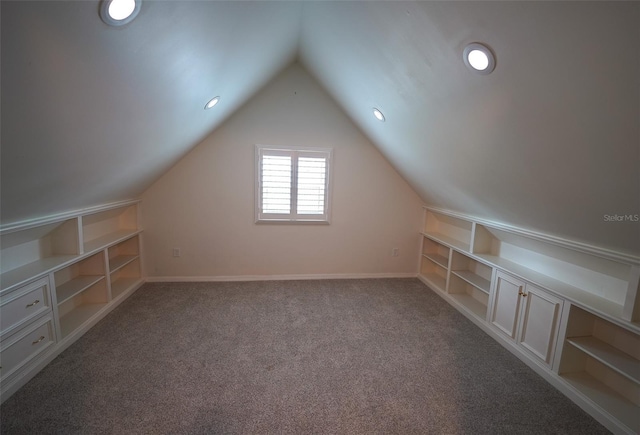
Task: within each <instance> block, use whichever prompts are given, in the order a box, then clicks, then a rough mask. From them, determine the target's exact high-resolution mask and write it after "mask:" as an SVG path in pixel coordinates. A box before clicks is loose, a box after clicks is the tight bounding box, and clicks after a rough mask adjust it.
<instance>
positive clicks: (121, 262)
mask: <svg viewBox="0 0 640 435" xmlns="http://www.w3.org/2000/svg"><path fill="white" fill-rule="evenodd" d="M108 252H109V272H115V271H116V270H118V269H120V268H121V267H123V266H126V265H127V264H128V263H130V262H132V261H134V260H135V259H136V258H138V256H139V255H140V254H139V253H140V242H139V240H138V237H137V236H134V237H131V238H129V239H127V240H124V241H122V242H120V243H118V244H117V245H114V246H112V247H110V248H109V250H108Z"/></svg>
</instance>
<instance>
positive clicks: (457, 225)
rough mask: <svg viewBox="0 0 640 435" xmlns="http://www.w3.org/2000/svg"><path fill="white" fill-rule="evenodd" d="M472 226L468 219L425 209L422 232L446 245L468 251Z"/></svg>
mask: <svg viewBox="0 0 640 435" xmlns="http://www.w3.org/2000/svg"><path fill="white" fill-rule="evenodd" d="M472 227H473V224H472V223H471V222H470V221H467V220H464V219H459V218H455V217H452V216H448V215H446V214H442V213H438V212H436V211H434V210H430V209H427V210H426V215H425V225H424V233H423V234H424V235H425V236H427V237H430V238H431V239H434V240H436V241H438V242H440V243H443V244H445V245H447V246H450V247H453V248H456V249H459V250H462V251H467V252H468V251H469V249H470V246H471V229H472Z"/></svg>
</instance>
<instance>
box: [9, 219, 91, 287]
mask: <svg viewBox="0 0 640 435" xmlns="http://www.w3.org/2000/svg"><path fill="white" fill-rule="evenodd" d="M0 246H1V247H2V250H1V254H0V258H2V262H0V267H1V269H0V288H1V289H2V290H5V291H8V290H10V289H11V288H13V287H16V286H18V285H21V284H23V283H24V282H25V281H28V280H30V279H32V278H33V277H34V276H37V275H42V274H45V273H47V272H49V271H51V270H53V269H56V268H58V267H60V266H63V265H65V264H67V263H69V262H72V261H74V260H76V259H77V258H78V256H79V254H80V246H79V234H78V219H77V218H72V219H65V220H61V221H58V222H52V223H48V224H45V225H41V226H29V227H27V228H25V229H23V230H19V229H15V230H13V231H11V230H9V231H6V232H2V233H1V235H0Z"/></svg>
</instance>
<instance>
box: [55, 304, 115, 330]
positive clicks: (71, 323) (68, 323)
mask: <svg viewBox="0 0 640 435" xmlns="http://www.w3.org/2000/svg"><path fill="white" fill-rule="evenodd" d="M106 305H107V304H106V303H95V304H85V305H81V306H79V307H76V308H75V309H74V310H73V311H70V312H68V313H67V314H65V315H64V316H62V317H61V318H60V331H61V334H62V338H64V337H67V336H68V335H69V334H71V333H72V332H74V331H75V330H77V329H78V328H80V327H81V326H82V325H83V324H84V323H85V322H87V321H88V320H90V319H91V318H92V317H93V316H95V315H96V314H97V313H98V312H99V311H100V310H102V309H103V308H104V307H105V306H106Z"/></svg>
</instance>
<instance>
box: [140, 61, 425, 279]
mask: <svg viewBox="0 0 640 435" xmlns="http://www.w3.org/2000/svg"><path fill="white" fill-rule="evenodd" d="M220 104H224V95H223V96H222V100H221V103H220ZM213 110H216V109H213ZM257 143H259V144H269V145H301V146H319V147H333V149H334V166H333V169H334V172H333V203H332V208H333V209H332V222H331V225H276V224H272V225H265V224H260V225H256V224H255V223H254V172H255V171H254V149H255V144H257ZM141 198H142V223H143V227H144V229H145V232H144V244H145V269H146V274H147V276H149V277H241V276H265V275H316V274H318V275H319V274H328V275H342V274H346V275H349V274H354V275H356V274H357V275H360V274H362V275H374V274H375V275H380V276H384V275H403V274H411V273H415V272H417V261H418V250H419V236H418V231H419V228H420V225H421V222H422V213H421V205H422V202H421V200H420V198H419V197H418V196H417V194H416V193H415V192H414V191H413V190H412V189H411V188H410V187H409V185H408V184H407V183H406V182H405V181H404V179H403V178H402V177H400V175H398V173H397V172H396V171H395V170H394V169H393V168H392V167H391V166H390V164H389V163H388V162H387V161H386V160H385V159H384V158H383V157H382V155H381V154H380V153H379V152H378V151H377V149H376V148H375V147H374V146H373V145H372V144H371V143H370V142H369V141H368V140H367V139H366V138H365V137H364V136H363V135H362V133H361V132H360V131H359V130H358V129H357V128H356V127H355V126H354V125H353V124H352V122H351V121H350V120H349V119H348V118H347V117H346V116H345V114H344V113H343V112H342V111H341V109H339V108H338V107H337V106H336V104H335V103H334V101H333V100H332V99H331V97H329V96H328V95H327V94H326V92H325V91H324V90H323V89H322V88H321V87H320V86H319V85H318V84H317V83H316V82H315V80H314V79H313V78H311V77H310V76H309V75H308V74H307V72H306V71H305V70H304V69H303V68H302V67H301V66H299V65H298V64H294V65H293V66H291V67H289V68H288V69H287V70H285V71H284V72H283V73H282V74H280V75H279V76H278V77H277V78H276V79H274V81H273V82H271V83H270V84H269V85H268V86H267V87H266V88H265V89H263V90H262V91H261V92H260V93H259V94H258V95H257V96H256V97H255V98H254V99H252V100H251V101H250V102H249V103H247V104H246V105H245V106H244V107H243V108H241V109H240V110H239V111H238V112H236V113H235V114H234V115H233V116H232V117H231V118H230V119H229V120H227V121H226V122H225V123H224V124H223V125H222V126H221V127H219V128H218V129H217V130H216V131H215V132H214V133H212V134H211V135H210V136H209V137H207V138H206V139H205V140H204V141H203V142H202V143H200V144H199V145H198V146H196V147H195V148H194V149H193V150H192V151H191V152H190V153H189V154H187V155H186V156H185V157H184V158H183V159H182V160H181V161H179V162H178V163H177V164H176V165H175V166H174V167H173V168H172V169H171V170H170V171H168V172H167V173H166V174H164V175H163V176H162V177H161V178H160V179H159V180H158V181H156V182H155V183H154V184H153V185H152V186H151V187H150V188H149V189H148V190H147V191H146V192H144V194H143V195H142V197H141ZM174 247H179V248H180V249H181V250H182V256H181V257H180V258H174V257H172V248H174ZM396 247H397V248H399V249H400V255H399V256H398V257H392V256H391V249H392V248H396Z"/></svg>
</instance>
